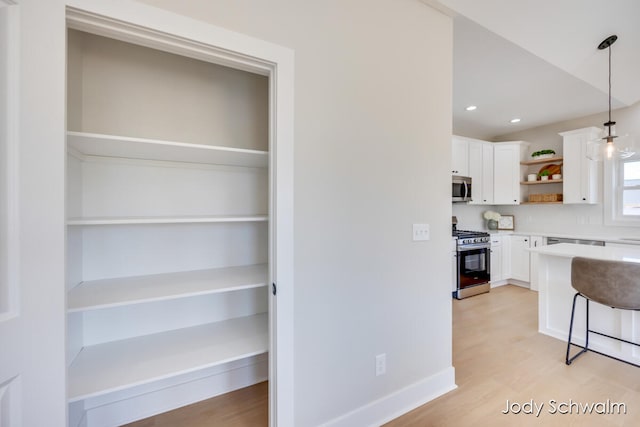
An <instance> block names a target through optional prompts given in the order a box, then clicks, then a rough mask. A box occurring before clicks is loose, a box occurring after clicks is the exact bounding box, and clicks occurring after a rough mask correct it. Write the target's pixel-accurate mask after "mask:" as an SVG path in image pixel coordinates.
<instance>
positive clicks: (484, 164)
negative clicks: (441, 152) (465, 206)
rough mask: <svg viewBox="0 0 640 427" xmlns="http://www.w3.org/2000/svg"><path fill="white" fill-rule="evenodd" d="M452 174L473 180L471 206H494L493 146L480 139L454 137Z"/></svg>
mask: <svg viewBox="0 0 640 427" xmlns="http://www.w3.org/2000/svg"><path fill="white" fill-rule="evenodd" d="M452 155H453V158H452V162H451V164H452V165H453V167H452V173H453V175H462V176H469V177H471V180H472V188H473V190H472V193H471V194H472V196H471V201H470V202H469V203H470V204H473V205H491V204H493V144H492V143H491V142H487V141H482V140H479V139H473V138H466V137H462V136H453V139H452Z"/></svg>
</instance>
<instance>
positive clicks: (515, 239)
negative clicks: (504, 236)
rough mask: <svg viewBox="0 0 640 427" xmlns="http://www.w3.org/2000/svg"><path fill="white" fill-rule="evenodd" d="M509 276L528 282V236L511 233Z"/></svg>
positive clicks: (529, 239) (529, 238) (529, 241)
mask: <svg viewBox="0 0 640 427" xmlns="http://www.w3.org/2000/svg"><path fill="white" fill-rule="evenodd" d="M510 240H511V278H512V279H516V280H521V281H523V282H529V267H530V262H529V251H528V249H529V246H530V243H531V237H530V236H518V235H511V236H510Z"/></svg>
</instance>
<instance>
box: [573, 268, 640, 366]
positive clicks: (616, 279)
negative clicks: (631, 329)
mask: <svg viewBox="0 0 640 427" xmlns="http://www.w3.org/2000/svg"><path fill="white" fill-rule="evenodd" d="M571 286H573V287H574V289H575V290H576V291H578V292H576V294H575V295H574V297H573V306H572V308H571V323H570V325H569V338H568V340H567V355H566V363H567V365H570V364H571V362H573V360H574V359H575V358H576V357H578V356H580V355H581V354H583V353H586V352H587V351H592V352H594V353H598V354H601V355H603V356H607V357H610V358H612V359H616V360H619V361H621V362H624V363H628V364H630V365H633V366H638V365H636V364H634V363H631V362H627V361H626V360H622V359H619V358H617V357H613V356H611V355H608V354H604V353H600V352H599V351H595V350H591V349H590V348H589V334H597V335H600V336H604V337H607V338H611V339H614V340H618V341H622V342H625V343H628V344H633V345H636V346H640V344H637V343H634V342H631V341H627V340H624V339H622V338H619V337H613V336H611V335H607V334H604V333H602V332H597V331H593V330H591V329H590V328H589V302H590V301H594V302H597V303H599V304H602V305H606V306H609V307H611V308H616V309H621V310H640V264H639V263H635V262H624V261H605V260H597V259H590V258H581V257H576V258H573V260H572V261H571ZM578 297H582V298H584V299H585V300H586V325H587V326H586V330H587V332H586V337H585V345H584V347H582V346H580V345H577V344H573V343H572V342H571V334H572V331H573V317H574V314H575V310H576V300H577V298H578ZM572 345H574V346H576V347H579V348H581V349H582V350H580V351H579V352H578V353H577V354H575V355H574V356H573V357H571V358H570V357H569V350H570V349H571V346H572ZM638 367H640V366H638Z"/></svg>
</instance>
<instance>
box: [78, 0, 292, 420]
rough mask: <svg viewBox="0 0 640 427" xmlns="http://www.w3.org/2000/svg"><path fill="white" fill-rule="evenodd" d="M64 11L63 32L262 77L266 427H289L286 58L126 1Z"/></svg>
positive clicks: (286, 52)
mask: <svg viewBox="0 0 640 427" xmlns="http://www.w3.org/2000/svg"><path fill="white" fill-rule="evenodd" d="M66 4H67V14H66V16H67V25H68V26H69V27H70V28H74V29H78V30H82V31H86V32H90V33H94V34H98V35H102V36H107V37H110V38H114V39H118V40H122V41H127V42H132V43H135V44H139V45H143V46H147V47H152V48H155V49H159V50H163V51H167V52H171V53H176V54H179V55H182V56H188V57H191V58H196V59H200V60H204V61H207V62H213V63H217V64H220V65H225V66H228V67H232V68H236V69H241V70H245V71H250V72H253V73H257V74H261V75H266V76H268V77H269V82H270V108H269V110H270V113H269V120H270V126H269V129H270V131H269V132H270V135H269V156H270V162H269V173H270V186H269V187H270V207H269V209H270V218H271V222H270V246H271V247H270V254H269V259H270V261H269V262H270V280H271V282H272V283H274V284H276V287H277V296H274V295H273V294H272V293H270V295H271V296H270V325H269V326H270V337H271V345H270V354H269V379H270V386H269V396H270V399H269V400H270V411H269V412H270V425H271V426H279V427H289V426H291V427H293V425H294V423H293V419H294V390H293V385H294V382H293V114H294V109H293V101H294V96H293V92H294V76H293V70H294V56H293V51H292V50H290V49H288V48H284V47H281V46H278V45H275V44H272V43H268V42H265V41H263V40H258V39H255V38H252V37H248V36H245V35H242V34H238V33H235V32H232V31H229V30H226V29H223V28H220V27H216V26H213V25H210V24H206V23H204V22H201V21H196V20H193V19H190V18H186V17H182V16H179V15H176V14H173V13H170V12H167V11H163V10H161V9H157V8H153V7H149V6H146V5H142V4H139V3H133V2H130V1H128V0H115V1H109V2H104V1H96V0H67V1H66ZM276 302H277V304H276Z"/></svg>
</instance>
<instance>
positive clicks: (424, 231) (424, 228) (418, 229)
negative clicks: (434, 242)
mask: <svg viewBox="0 0 640 427" xmlns="http://www.w3.org/2000/svg"><path fill="white" fill-rule="evenodd" d="M430 237H431V236H430V233H429V224H413V241H414V242H418V241H422V240H429V238H430Z"/></svg>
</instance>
